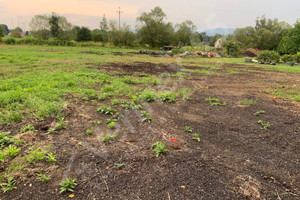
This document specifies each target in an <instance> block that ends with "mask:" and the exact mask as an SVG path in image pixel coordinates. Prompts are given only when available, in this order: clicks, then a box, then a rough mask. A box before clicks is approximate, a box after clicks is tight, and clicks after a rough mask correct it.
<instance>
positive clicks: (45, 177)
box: [37, 173, 51, 182]
mask: <svg viewBox="0 0 300 200" xmlns="http://www.w3.org/2000/svg"><path fill="white" fill-rule="evenodd" d="M37 176H38V179H39V180H41V181H43V182H48V181H49V180H50V179H51V176H47V175H46V174H42V173H38V174H37Z"/></svg>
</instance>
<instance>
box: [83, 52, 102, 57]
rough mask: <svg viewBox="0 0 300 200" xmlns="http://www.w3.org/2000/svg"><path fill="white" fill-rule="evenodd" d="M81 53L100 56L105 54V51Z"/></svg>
mask: <svg viewBox="0 0 300 200" xmlns="http://www.w3.org/2000/svg"><path fill="white" fill-rule="evenodd" d="M80 53H85V54H95V55H99V56H102V55H104V53H101V52H93V51H80Z"/></svg>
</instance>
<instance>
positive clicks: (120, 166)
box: [116, 163, 124, 169]
mask: <svg viewBox="0 0 300 200" xmlns="http://www.w3.org/2000/svg"><path fill="white" fill-rule="evenodd" d="M122 167H124V163H117V164H116V168H117V169H121V168H122Z"/></svg>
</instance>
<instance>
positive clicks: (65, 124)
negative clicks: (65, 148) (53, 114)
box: [54, 118, 69, 131]
mask: <svg viewBox="0 0 300 200" xmlns="http://www.w3.org/2000/svg"><path fill="white" fill-rule="evenodd" d="M68 123H69V122H68V121H65V120H64V118H61V119H60V120H59V121H58V122H57V123H56V125H55V126H54V129H55V131H60V130H63V129H66V128H67V127H68Z"/></svg>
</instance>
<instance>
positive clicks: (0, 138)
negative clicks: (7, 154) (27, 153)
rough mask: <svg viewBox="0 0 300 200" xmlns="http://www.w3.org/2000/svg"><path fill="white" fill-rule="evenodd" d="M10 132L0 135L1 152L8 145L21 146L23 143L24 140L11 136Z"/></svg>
mask: <svg viewBox="0 0 300 200" xmlns="http://www.w3.org/2000/svg"><path fill="white" fill-rule="evenodd" d="M9 135H10V132H2V133H0V150H1V149H3V148H4V147H5V146H6V145H9V144H16V145H20V144H22V143H23V140H19V139H18V138H16V137H12V136H9Z"/></svg>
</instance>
